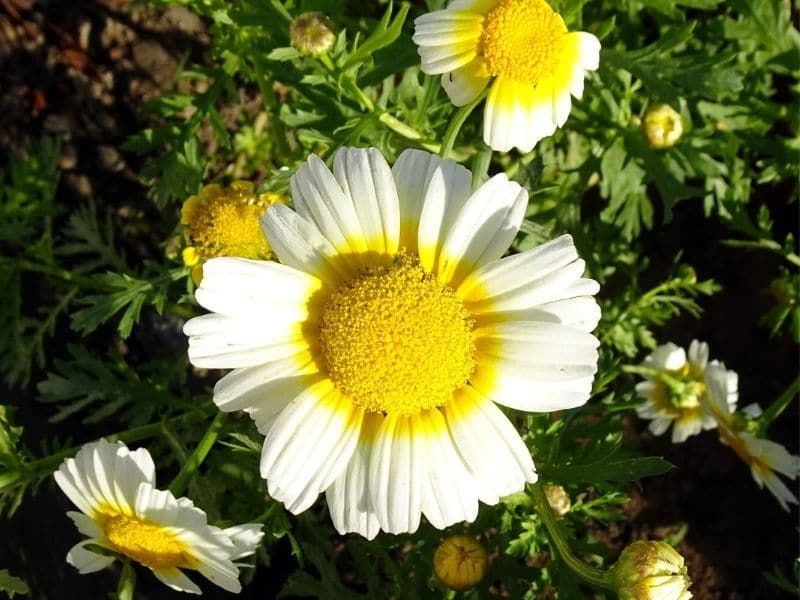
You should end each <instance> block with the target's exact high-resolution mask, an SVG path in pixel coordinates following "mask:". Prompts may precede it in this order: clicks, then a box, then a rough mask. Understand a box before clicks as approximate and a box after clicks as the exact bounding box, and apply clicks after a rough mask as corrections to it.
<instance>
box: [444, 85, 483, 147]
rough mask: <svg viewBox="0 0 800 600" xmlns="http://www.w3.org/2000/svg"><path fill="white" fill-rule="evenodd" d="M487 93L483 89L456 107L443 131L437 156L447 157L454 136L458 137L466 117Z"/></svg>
mask: <svg viewBox="0 0 800 600" xmlns="http://www.w3.org/2000/svg"><path fill="white" fill-rule="evenodd" d="M488 93H489V90H488V89H485V90H483V92H481V93H480V94H478V95H477V96H476V97H475V99H474V100H472V101H471V102H469V103H468V104H465V105H464V106H462V107H461V108H460V109H458V112H457V113H456V116H455V117H453V120H452V121H450V125H448V126H447V130H446V131H445V132H444V137H443V138H442V145H441V147H440V149H439V156H441V157H442V158H447V155H448V154H450V153H451V152H452V150H453V145H454V144H455V142H456V137H458V133H459V131H461V127H462V126H463V125H464V122H465V121H466V120H467V117H468V116H469V115H470V114H471V113H472V111H473V110H475V107H476V106H478V104H480V103H481V102H482V101H483V99H484V98H485V97H486V94H488Z"/></svg>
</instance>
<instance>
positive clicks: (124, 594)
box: [116, 558, 136, 600]
mask: <svg viewBox="0 0 800 600" xmlns="http://www.w3.org/2000/svg"><path fill="white" fill-rule="evenodd" d="M135 591H136V572H135V571H134V570H133V566H132V565H131V561H130V560H128V559H127V558H125V559H123V561H122V573H120V576H119V583H118V584H117V596H116V600H133V594H134V592H135Z"/></svg>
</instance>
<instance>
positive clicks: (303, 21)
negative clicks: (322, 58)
mask: <svg viewBox="0 0 800 600" xmlns="http://www.w3.org/2000/svg"><path fill="white" fill-rule="evenodd" d="M289 39H291V41H292V46H294V47H295V48H297V49H298V50H299V51H300V52H302V53H303V54H308V55H311V56H318V55H320V54H322V53H323V52H327V51H328V50H330V49H331V48H332V47H333V43H334V42H335V41H336V35H335V34H334V33H333V24H332V23H331V20H330V19H329V18H328V17H327V16H325V15H324V14H322V13H321V12H305V13H303V14H301V15H298V16H297V17H295V19H294V21H292V24H291V25H290V26H289Z"/></svg>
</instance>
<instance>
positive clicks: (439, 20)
mask: <svg viewBox="0 0 800 600" xmlns="http://www.w3.org/2000/svg"><path fill="white" fill-rule="evenodd" d="M414 25H415V27H416V28H415V32H414V37H413V40H414V42H416V44H417V45H418V46H419V54H420V56H421V57H422V70H423V71H424V72H425V73H428V74H429V75H441V76H442V87H444V89H445V91H446V92H447V95H448V96H449V97H450V100H451V101H452V102H453V104H455V105H456V106H463V105H465V104H468V103H469V102H471V101H472V100H474V99H475V98H476V97H477V96H478V95H479V94H480V93H481V92H482V91H483V90H484V88H485V87H486V86H487V85H490V89H489V95H488V97H487V99H486V108H485V111H484V117H483V139H484V141H485V142H486V143H487V144H488V145H489V146H490V147H492V148H493V149H494V150H500V151H502V152H506V151H508V150H510V149H511V148H514V147H516V148H519V150H520V151H521V152H529V151H530V150H531V149H533V147H534V146H535V145H536V143H537V142H538V141H539V140H541V139H542V138H545V137H547V136H550V135H553V133H554V132H555V130H556V128H557V127H562V126H563V125H564V123H565V122H566V120H567V117H568V116H569V112H570V110H571V108H572V100H571V96H575V97H576V98H580V97H581V96H582V95H583V80H584V77H585V75H586V71H594V70H595V69H597V67H598V64H599V61H600V41H599V40H598V39H597V38H596V37H595V36H593V35H592V34H591V33H586V32H585V31H573V32H570V31H567V26H566V25H565V24H564V20H563V19H562V18H561V15H559V14H558V13H556V12H554V11H553V9H552V8H551V7H550V5H549V4H547V2H545V1H544V0H454V1H453V2H451V3H450V5H449V6H448V7H447V8H446V9H444V10H437V11H434V12H431V13H428V14H425V15H422V16H421V17H419V18H418V19H417V20H416V21H414Z"/></svg>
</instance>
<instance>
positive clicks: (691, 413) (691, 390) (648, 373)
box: [636, 340, 739, 444]
mask: <svg viewBox="0 0 800 600" xmlns="http://www.w3.org/2000/svg"><path fill="white" fill-rule="evenodd" d="M715 363H716V361H712V364H715ZM708 366H709V362H708V344H706V343H705V342H698V341H697V340H692V343H691V344H690V345H689V352H688V355H687V353H686V351H685V350H684V349H683V348H681V347H679V346H676V345H675V344H673V343H672V342H669V343H667V344H663V345H661V346H658V347H657V348H656V349H655V350H653V352H652V353H651V354H650V355H648V356H647V357H646V358H645V359H644V362H643V363H642V366H641V368H640V369H641V372H642V373H643V375H644V376H645V377H646V378H647V379H646V380H645V381H642V382H640V383H637V384H636V393H637V394H638V395H639V397H641V398H643V399H644V400H645V401H644V403H642V404H640V405H639V406H637V407H636V413H637V414H638V415H639V417H641V418H643V419H650V425H649V427H648V428H649V429H650V431H651V432H652V433H653V434H654V435H661V434H663V433H664V432H665V431H666V430H667V429H669V427H670V425H672V441H673V443H676V444H678V443H681V442H685V441H686V439H687V438H689V437H690V436H693V435H697V434H698V433H700V432H701V431H702V430H704V429H713V428H714V427H716V426H717V421H716V420H715V419H714V416H713V415H712V414H711V413H710V412H709V411H708V410H707V408H706V406H705V403H704V402H703V399H704V397H705V396H706V395H707V391H706V383H705V371H706V368H707V367H708ZM738 381H739V378H738V376H737V375H736V373H735V372H734V371H726V382H727V383H726V386H727V387H726V389H727V393H726V399H727V403H728V406H729V407H730V409H731V410H732V409H733V408H734V407H735V406H736V402H737V399H738Z"/></svg>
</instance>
